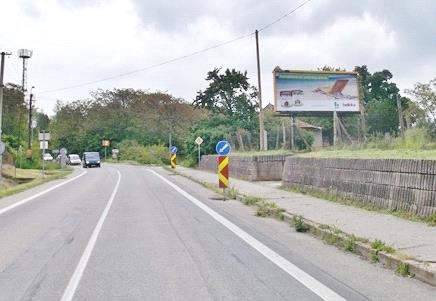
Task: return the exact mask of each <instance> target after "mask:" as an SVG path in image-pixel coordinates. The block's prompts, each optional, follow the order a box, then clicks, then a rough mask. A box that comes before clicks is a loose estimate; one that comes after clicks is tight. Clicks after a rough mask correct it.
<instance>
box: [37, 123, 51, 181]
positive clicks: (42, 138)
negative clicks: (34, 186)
mask: <svg viewBox="0 0 436 301" xmlns="http://www.w3.org/2000/svg"><path fill="white" fill-rule="evenodd" d="M38 138H39V149H42V177H45V160H44V154H45V150H46V149H48V141H49V140H50V133H46V132H45V131H42V132H40V133H39V135H38Z"/></svg>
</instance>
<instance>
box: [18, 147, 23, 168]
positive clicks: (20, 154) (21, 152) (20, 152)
mask: <svg viewBox="0 0 436 301" xmlns="http://www.w3.org/2000/svg"><path fill="white" fill-rule="evenodd" d="M18 155H19V156H20V169H21V164H22V161H23V160H22V159H23V147H22V146H21V145H20V146H19V147H18Z"/></svg>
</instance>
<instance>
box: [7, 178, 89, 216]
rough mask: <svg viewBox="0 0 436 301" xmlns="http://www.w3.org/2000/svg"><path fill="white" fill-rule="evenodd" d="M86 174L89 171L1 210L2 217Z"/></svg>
mask: <svg viewBox="0 0 436 301" xmlns="http://www.w3.org/2000/svg"><path fill="white" fill-rule="evenodd" d="M86 173H87V171H86V170H84V171H83V172H82V173H81V174H80V175H78V176H75V177H74V178H71V179H69V180H66V181H65V182H62V183H59V184H56V185H55V186H52V187H50V188H48V189H46V190H43V191H41V192H38V193H37V194H34V195H32V196H30V197H28V198H25V199H24V200H21V201H19V202H16V203H14V204H12V205H9V206H7V207H5V208H2V209H0V215H2V214H3V213H6V212H8V211H10V210H12V209H14V208H16V207H18V206H21V205H24V204H26V203H27V202H29V201H31V200H33V199H36V198H37V197H40V196H41V195H44V194H46V193H47V192H50V191H52V190H55V189H56V188H59V187H61V186H63V185H65V184H68V183H70V182H72V181H74V180H77V179H78V178H80V177H81V176H83V175H85V174H86Z"/></svg>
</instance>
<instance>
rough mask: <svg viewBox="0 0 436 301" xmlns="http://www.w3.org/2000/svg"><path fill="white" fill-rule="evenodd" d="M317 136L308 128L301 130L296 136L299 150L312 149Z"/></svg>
mask: <svg viewBox="0 0 436 301" xmlns="http://www.w3.org/2000/svg"><path fill="white" fill-rule="evenodd" d="M313 141H315V138H314V137H313V135H312V133H310V132H309V131H306V130H299V133H298V135H297V136H296V137H295V145H296V146H297V148H298V149H299V150H306V149H307V150H310V149H311V148H312V145H313Z"/></svg>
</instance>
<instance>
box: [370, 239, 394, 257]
mask: <svg viewBox="0 0 436 301" xmlns="http://www.w3.org/2000/svg"><path fill="white" fill-rule="evenodd" d="M371 248H373V249H374V250H376V252H377V254H378V252H380V251H382V252H386V253H389V254H392V253H395V249H394V248H393V247H391V246H388V245H386V244H385V243H384V242H383V241H381V240H379V239H376V240H374V241H373V242H372V243H371Z"/></svg>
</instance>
